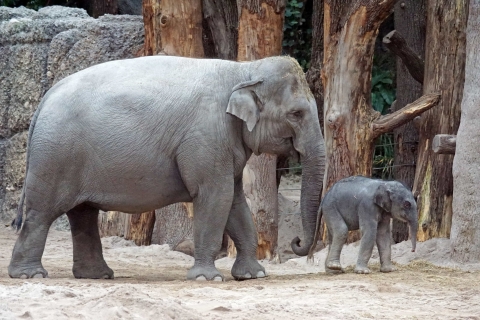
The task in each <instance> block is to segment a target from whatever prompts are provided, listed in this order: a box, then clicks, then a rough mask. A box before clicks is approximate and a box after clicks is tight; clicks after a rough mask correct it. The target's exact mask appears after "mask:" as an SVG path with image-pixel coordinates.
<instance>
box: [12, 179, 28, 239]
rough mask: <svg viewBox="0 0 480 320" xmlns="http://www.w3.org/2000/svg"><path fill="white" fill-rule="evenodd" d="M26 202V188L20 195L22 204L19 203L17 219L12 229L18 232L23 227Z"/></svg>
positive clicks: (14, 220)
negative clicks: (24, 204)
mask: <svg viewBox="0 0 480 320" xmlns="http://www.w3.org/2000/svg"><path fill="white" fill-rule="evenodd" d="M24 201H25V187H23V188H22V194H21V195H20V202H19V203H18V208H17V217H16V218H15V219H13V221H12V227H14V228H15V230H17V232H18V231H19V230H20V228H21V227H22V219H23V203H24Z"/></svg>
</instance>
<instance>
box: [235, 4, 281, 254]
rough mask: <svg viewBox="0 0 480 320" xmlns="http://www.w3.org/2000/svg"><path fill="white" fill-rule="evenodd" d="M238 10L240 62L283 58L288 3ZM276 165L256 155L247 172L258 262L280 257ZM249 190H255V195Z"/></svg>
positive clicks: (265, 156)
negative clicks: (256, 237) (276, 57)
mask: <svg viewBox="0 0 480 320" xmlns="http://www.w3.org/2000/svg"><path fill="white" fill-rule="evenodd" d="M238 8H239V11H240V12H239V15H240V18H239V30H238V55H237V59H238V60H239V61H248V60H255V59H260V58H265V57H269V56H275V55H280V54H281V52H282V34H283V18H284V17H283V12H284V9H285V2H284V1H282V0H277V1H275V0H272V1H268V2H267V1H263V0H256V1H251V0H238ZM276 163H277V157H276V156H275V155H269V154H263V155H260V156H258V157H257V156H255V155H252V157H251V158H250V160H249V161H248V162H247V166H246V168H245V171H244V190H245V193H246V197H247V202H249V201H248V199H250V209H251V210H252V215H253V219H254V221H255V225H256V227H257V233H258V248H257V258H258V259H266V258H268V259H271V258H276V254H277V253H276V250H277V239H278V216H277V215H278V213H277V212H278V196H277V193H278V191H277V188H276V172H275V171H276ZM247 190H251V193H250V192H249V191H247ZM252 200H253V201H254V202H253V201H252ZM228 254H229V256H234V255H235V250H234V247H233V245H229V249H228Z"/></svg>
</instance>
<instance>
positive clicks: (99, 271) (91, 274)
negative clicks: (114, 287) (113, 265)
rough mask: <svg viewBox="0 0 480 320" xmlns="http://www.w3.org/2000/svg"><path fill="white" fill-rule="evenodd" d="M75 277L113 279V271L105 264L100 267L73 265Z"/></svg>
mask: <svg viewBox="0 0 480 320" xmlns="http://www.w3.org/2000/svg"><path fill="white" fill-rule="evenodd" d="M72 271H73V276H74V277H75V278H77V279H113V278H114V276H113V270H112V269H110V268H109V267H108V266H107V264H106V263H105V262H103V263H100V264H99V265H94V264H88V265H85V264H80V263H73V269H72Z"/></svg>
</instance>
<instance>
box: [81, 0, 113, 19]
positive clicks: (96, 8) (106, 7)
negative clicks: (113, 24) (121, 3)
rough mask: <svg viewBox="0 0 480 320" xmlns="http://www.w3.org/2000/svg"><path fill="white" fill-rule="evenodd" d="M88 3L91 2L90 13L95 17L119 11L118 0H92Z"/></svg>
mask: <svg viewBox="0 0 480 320" xmlns="http://www.w3.org/2000/svg"><path fill="white" fill-rule="evenodd" d="M87 3H88V4H89V8H88V13H89V14H90V15H91V16H92V17H94V18H98V17H100V16H103V15H104V14H106V13H110V14H117V13H118V3H117V0H92V1H88V2H87Z"/></svg>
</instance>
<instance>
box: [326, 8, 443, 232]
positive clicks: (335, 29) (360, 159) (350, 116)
mask: <svg viewBox="0 0 480 320" xmlns="http://www.w3.org/2000/svg"><path fill="white" fill-rule="evenodd" d="M395 2H396V1H395V0H383V1H381V0H351V1H349V2H348V3H347V2H345V1H339V0H326V1H325V4H324V11H325V16H324V20H325V23H324V28H325V32H324V35H325V39H324V48H325V52H324V69H323V70H324V72H323V77H324V79H323V80H324V81H323V84H324V86H325V96H324V99H325V104H324V108H325V110H324V113H325V117H324V119H325V128H324V131H325V145H326V152H327V160H326V165H327V167H326V170H327V172H326V175H325V180H324V188H323V192H324V194H325V192H327V191H328V190H329V188H330V187H331V186H332V185H333V184H334V183H335V182H337V181H338V180H340V179H342V178H345V177H348V176H352V175H364V176H371V173H372V156H373V148H374V141H375V138H376V137H378V136H379V135H380V134H382V133H385V132H389V131H391V130H393V129H394V128H396V127H398V126H400V125H402V124H404V123H406V122H407V121H409V120H411V119H413V118H414V116H415V115H414V114H415V113H416V114H419V113H421V112H424V111H425V110H426V109H428V108H431V107H432V106H434V105H435V104H436V103H437V102H438V96H437V95H431V96H426V97H423V98H421V99H418V100H417V101H415V102H414V103H412V104H411V105H409V106H406V107H404V108H402V109H400V110H399V111H397V112H396V113H394V114H390V115H386V116H380V113H379V112H376V111H374V110H373V108H372V106H371V102H370V91H371V70H372V61H373V59H372V56H373V50H374V45H375V37H376V36H377V34H378V28H379V26H380V24H381V23H382V21H383V20H384V19H385V18H386V17H387V16H388V15H389V14H390V12H391V10H392V9H393V6H394V4H395ZM372 8H374V9H372ZM408 110H410V111H408ZM358 238H359V236H358V233H352V234H351V235H350V236H349V241H356V240H358Z"/></svg>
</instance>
